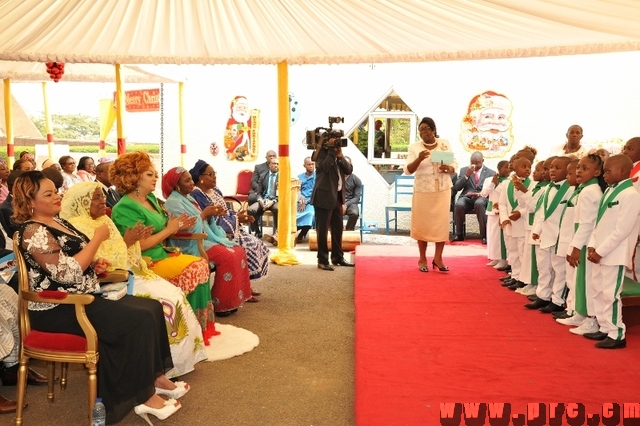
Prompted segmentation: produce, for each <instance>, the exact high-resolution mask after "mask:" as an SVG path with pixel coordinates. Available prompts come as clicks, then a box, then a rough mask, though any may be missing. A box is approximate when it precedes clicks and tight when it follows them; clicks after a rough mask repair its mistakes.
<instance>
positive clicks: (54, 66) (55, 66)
mask: <svg viewBox="0 0 640 426" xmlns="http://www.w3.org/2000/svg"><path fill="white" fill-rule="evenodd" d="M47 72H48V73H49V77H51V80H53V81H55V82H56V83H57V82H59V81H60V79H61V78H62V75H63V74H64V62H47Z"/></svg>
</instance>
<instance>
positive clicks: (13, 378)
mask: <svg viewBox="0 0 640 426" xmlns="http://www.w3.org/2000/svg"><path fill="white" fill-rule="evenodd" d="M0 379H1V380H2V386H15V385H16V384H17V383H18V364H16V365H14V366H12V367H9V368H4V369H3V370H2V373H0ZM27 384H28V385H31V386H46V385H47V376H44V375H42V374H40V373H38V372H37V371H35V370H34V369H32V368H31V367H29V368H28V369H27Z"/></svg>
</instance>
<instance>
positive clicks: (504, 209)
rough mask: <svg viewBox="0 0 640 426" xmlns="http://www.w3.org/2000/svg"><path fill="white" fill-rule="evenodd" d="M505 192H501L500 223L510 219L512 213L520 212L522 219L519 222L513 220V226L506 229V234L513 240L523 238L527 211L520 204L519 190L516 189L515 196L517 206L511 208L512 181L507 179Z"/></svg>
mask: <svg viewBox="0 0 640 426" xmlns="http://www.w3.org/2000/svg"><path fill="white" fill-rule="evenodd" d="M502 183H503V184H504V188H503V190H502V191H501V192H500V201H499V204H500V223H502V222H504V221H505V220H511V219H509V215H511V213H512V212H514V211H518V212H520V218H519V219H518V220H511V225H508V226H507V227H506V228H504V231H505V234H507V235H508V236H510V237H512V238H523V237H524V236H525V232H524V223H525V221H527V210H526V209H525V208H524V205H521V204H520V201H519V200H518V196H517V194H518V192H519V191H518V190H516V189H514V191H513V195H514V197H515V199H516V203H517V204H516V206H515V207H511V203H510V202H509V186H510V184H511V179H507V180H505V181H504V182H502Z"/></svg>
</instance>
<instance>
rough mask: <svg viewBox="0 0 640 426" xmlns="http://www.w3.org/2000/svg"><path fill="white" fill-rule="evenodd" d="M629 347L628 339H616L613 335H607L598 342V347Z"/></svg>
mask: <svg viewBox="0 0 640 426" xmlns="http://www.w3.org/2000/svg"><path fill="white" fill-rule="evenodd" d="M626 347H627V341H626V339H622V340H615V339H612V338H611V337H607V338H606V339H604V340H603V341H602V342H598V343H596V348H600V349H622V348H626Z"/></svg>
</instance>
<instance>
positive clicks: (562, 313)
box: [551, 309, 573, 318]
mask: <svg viewBox="0 0 640 426" xmlns="http://www.w3.org/2000/svg"><path fill="white" fill-rule="evenodd" d="M551 315H553V317H554V318H569V317H571V316H573V315H569V314H568V313H567V310H566V309H565V310H563V311H560V312H552V313H551Z"/></svg>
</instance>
